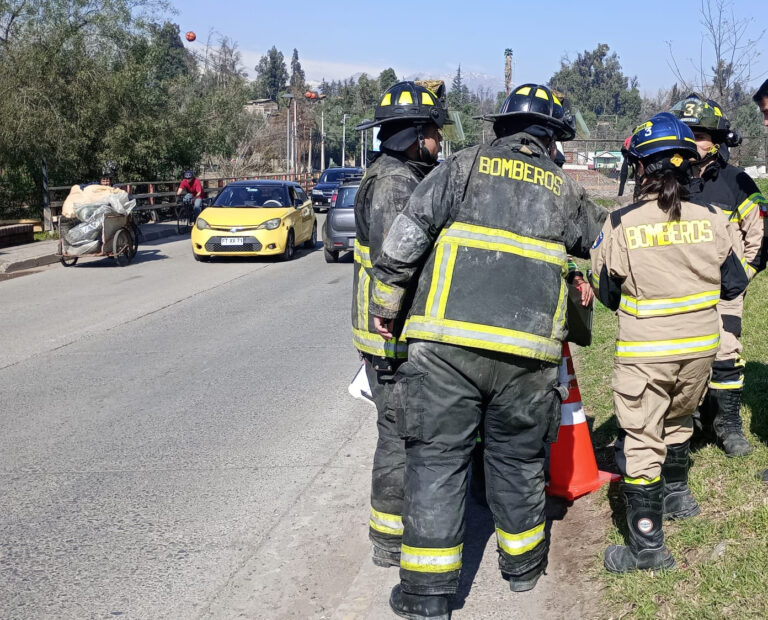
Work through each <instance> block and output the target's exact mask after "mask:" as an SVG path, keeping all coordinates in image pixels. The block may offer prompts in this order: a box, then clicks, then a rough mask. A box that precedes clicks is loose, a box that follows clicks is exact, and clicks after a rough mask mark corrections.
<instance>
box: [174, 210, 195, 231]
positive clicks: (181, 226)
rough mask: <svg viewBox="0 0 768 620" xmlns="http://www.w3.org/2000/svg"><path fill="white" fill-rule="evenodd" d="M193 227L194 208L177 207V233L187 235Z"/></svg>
mask: <svg viewBox="0 0 768 620" xmlns="http://www.w3.org/2000/svg"><path fill="white" fill-rule="evenodd" d="M191 225H192V207H190V206H189V205H185V204H180V205H177V206H176V232H177V233H178V234H180V235H186V234H187V233H188V232H189V229H190V226H191Z"/></svg>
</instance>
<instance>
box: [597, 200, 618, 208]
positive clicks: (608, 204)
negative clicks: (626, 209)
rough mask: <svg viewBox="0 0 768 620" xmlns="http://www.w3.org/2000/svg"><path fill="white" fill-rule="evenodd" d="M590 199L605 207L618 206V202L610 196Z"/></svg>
mask: <svg viewBox="0 0 768 620" xmlns="http://www.w3.org/2000/svg"><path fill="white" fill-rule="evenodd" d="M592 200H593V201H594V202H595V203H596V204H599V205H600V206H601V207H605V208H606V209H612V208H613V207H616V206H618V204H619V203H618V202H617V201H616V200H613V199H612V198H592Z"/></svg>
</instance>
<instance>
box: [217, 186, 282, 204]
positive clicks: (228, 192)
mask: <svg viewBox="0 0 768 620" xmlns="http://www.w3.org/2000/svg"><path fill="white" fill-rule="evenodd" d="M288 205H290V201H289V200H288V192H287V191H286V188H285V187H284V186H282V185H258V184H254V185H228V186H227V187H225V188H224V189H223V190H221V192H220V193H219V195H218V196H216V200H215V202H214V203H213V206H214V207H285V206H288Z"/></svg>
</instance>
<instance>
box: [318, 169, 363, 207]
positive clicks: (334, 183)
mask: <svg viewBox="0 0 768 620" xmlns="http://www.w3.org/2000/svg"><path fill="white" fill-rule="evenodd" d="M350 174H363V170H362V168H328V169H327V170H326V171H325V172H323V174H322V175H321V176H320V180H319V181H318V182H317V184H316V185H315V186H314V187H313V188H312V206H313V208H314V209H315V211H319V210H321V209H328V207H330V206H331V199H332V198H333V192H335V191H336V189H338V187H339V183H341V180H342V179H343V178H344V177H346V176H349V175H350Z"/></svg>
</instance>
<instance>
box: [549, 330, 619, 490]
mask: <svg viewBox="0 0 768 620" xmlns="http://www.w3.org/2000/svg"><path fill="white" fill-rule="evenodd" d="M560 383H561V384H562V385H567V386H568V398H566V399H565V400H564V401H563V404H562V407H561V408H560V415H561V418H560V433H559V434H558V436H557V441H556V442H555V443H553V444H552V446H551V447H550V451H549V475H550V480H549V484H548V485H547V493H548V494H549V495H556V496H558V497H564V498H565V499H567V500H569V501H572V500H574V499H576V498H577V497H581V496H582V495H586V494H587V493H591V492H592V491H596V490H597V489H599V488H600V487H601V486H603V485H604V484H605V483H606V482H608V481H610V480H618V479H619V478H620V476H619V475H618V474H611V473H609V472H605V471H599V470H598V469H597V462H596V461H595V453H594V450H593V449H592V440H591V439H590V438H589V427H588V426H587V418H586V416H585V415H584V407H582V404H581V392H579V384H578V382H577V381H576V373H575V372H574V370H573V360H571V350H570V348H569V347H568V343H567V342H564V343H563V362H562V364H561V365H560Z"/></svg>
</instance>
